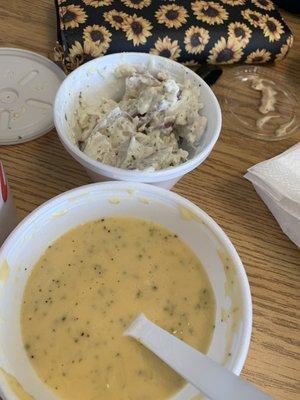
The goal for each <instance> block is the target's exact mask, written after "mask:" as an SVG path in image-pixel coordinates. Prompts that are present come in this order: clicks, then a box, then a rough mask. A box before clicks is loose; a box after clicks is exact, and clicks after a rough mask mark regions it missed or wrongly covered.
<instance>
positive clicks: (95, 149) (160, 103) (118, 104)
mask: <svg viewBox="0 0 300 400" xmlns="http://www.w3.org/2000/svg"><path fill="white" fill-rule="evenodd" d="M114 74H115V76H116V77H117V78H118V79H121V80H124V84H125V91H124V94H123V96H122V97H121V99H120V100H119V101H115V100H113V99H108V98H101V99H100V101H99V104H93V105H90V104H88V103H86V102H83V101H79V106H78V109H77V110H76V112H75V115H76V123H77V125H78V127H79V129H78V130H77V131H78V132H77V134H76V144H77V145H78V147H79V149H80V150H81V151H83V152H84V153H85V154H86V155H87V156H89V157H91V158H93V159H94V160H97V161H100V162H102V163H104V164H108V165H111V166H114V167H118V168H123V169H129V170H149V171H155V170H161V169H164V168H169V167H173V166H176V165H179V164H181V163H183V162H185V161H186V160H187V159H188V157H189V151H188V150H187V149H193V148H195V147H196V145H197V143H198V142H199V140H200V138H201V136H202V135H203V133H204V131H205V128H206V123H207V119H206V117H205V116H203V115H201V110H202V109H203V103H202V102H201V98H200V88H199V86H195V85H192V83H191V82H190V81H186V82H184V83H179V82H177V81H176V80H175V79H174V77H172V76H171V75H170V74H168V73H166V72H156V73H152V72H149V71H146V70H143V71H139V70H138V69H137V68H134V67H132V66H126V65H124V66H121V67H119V68H117V69H116V70H115V72H114Z"/></svg>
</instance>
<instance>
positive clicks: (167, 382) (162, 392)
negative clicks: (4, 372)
mask: <svg viewBox="0 0 300 400" xmlns="http://www.w3.org/2000/svg"><path fill="white" fill-rule="evenodd" d="M141 312H143V313H145V315H146V316H147V317H148V318H149V319H151V320H152V321H153V322H155V323H157V324H158V325H160V326H161V327H163V328H164V329H167V330H168V331H170V332H172V333H173V334H174V335H176V336H177V337H179V338H181V339H182V340H184V341H186V342H187V343H189V344H190V345H192V346H194V347H196V348H197V349H199V350H201V351H203V352H206V351H207V349H208V346H209V343H210V340H211V336H212V332H213V329H214V320H215V300H214V295H213V292H212V288H211V286H210V283H209V280H208V278H207V276H206V273H205V271H204V269H203V267H202V266H201V263H200V262H199V260H198V259H197V257H196V255H195V254H194V253H193V252H192V250H191V249H189V247H188V246H187V245H186V244H185V243H183V242H182V241H181V240H180V238H178V236H177V235H175V234H174V233H172V232H170V231H168V230H167V229H165V228H163V227H162V226H160V225H158V224H154V223H151V222H148V221H144V220H140V219H134V218H125V217H124V218H123V217H116V218H106V219H101V220H97V221H93V222H89V223H86V224H84V225H80V226H78V227H76V228H75V229H73V230H71V231H69V232H68V233H66V234H65V235H63V236H62V237H60V238H59V239H58V240H56V241H55V242H54V243H53V244H52V245H51V246H49V248H48V249H47V250H46V252H45V253H44V254H43V255H42V257H41V258H40V260H39V261H38V263H37V264H36V265H35V266H34V268H33V270H32V273H31V275H30V277H29V279H28V282H27V286H26V288H25V292H24V298H23V304H22V311H21V324H22V334H23V340H24V346H25V348H26V350H27V354H28V357H29V358H30V361H31V363H32V365H33V367H34V368H35V370H36V372H37V373H38V375H39V376H40V378H41V379H42V380H43V381H44V382H45V383H47V384H48V385H49V386H50V387H51V388H52V390H53V391H54V392H55V393H56V394H57V395H58V396H59V397H61V398H63V399H66V400H82V399H84V400H96V399H97V400H99V399H105V400H110V399H118V400H119V399H120V398H122V399H128V400H129V399H130V400H152V399H153V400H159V399H167V398H169V397H170V396H171V395H172V394H174V392H176V391H177V390H178V389H180V388H181V387H182V386H183V384H184V381H183V380H182V379H181V378H180V377H179V376H178V375H177V374H176V373H175V372H173V371H172V370H171V369H170V368H169V367H168V366H166V365H165V364H164V363H163V362H162V361H160V360H159V359H158V358H157V357H156V356H155V355H153V354H152V353H151V352H150V351H148V350H147V349H145V348H144V347H143V346H142V345H141V344H139V343H138V342H136V341H135V340H134V339H131V338H128V337H125V336H123V331H124V330H125V328H126V327H127V326H128V325H129V324H130V323H131V322H132V321H133V319H134V318H135V317H136V316H137V315H138V314H139V313H141Z"/></svg>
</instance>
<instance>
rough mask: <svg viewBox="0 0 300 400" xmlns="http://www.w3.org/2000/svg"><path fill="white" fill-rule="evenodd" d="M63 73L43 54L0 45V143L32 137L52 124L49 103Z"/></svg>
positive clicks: (16, 141) (38, 134)
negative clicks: (0, 46)
mask: <svg viewBox="0 0 300 400" xmlns="http://www.w3.org/2000/svg"><path fill="white" fill-rule="evenodd" d="M65 76H66V75H65V73H64V72H63V71H62V70H61V69H60V68H59V67H58V66H57V65H56V64H54V63H53V62H52V61H50V60H48V59H47V58H46V57H43V56H40V55H39V54H36V53H33V52H31V51H27V50H21V49H14V48H6V47H3V48H0V145H9V144H16V143H22V142H27V141H28V140H32V139H36V138H37V137H39V136H42V135H44V134H45V133H47V132H49V131H50V130H51V129H52V128H53V127H54V123H53V113H52V106H53V102H54V98H55V95H56V92H57V90H58V88H59V86H60V84H61V82H62V81H63V80H64V78H65Z"/></svg>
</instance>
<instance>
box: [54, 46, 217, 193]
mask: <svg viewBox="0 0 300 400" xmlns="http://www.w3.org/2000/svg"><path fill="white" fill-rule="evenodd" d="M120 65H134V66H139V67H143V68H145V69H146V70H149V71H153V70H154V71H168V72H170V73H171V74H172V75H173V76H175V77H176V79H177V80H178V82H183V81H184V80H186V79H188V80H190V81H191V82H192V83H193V84H194V85H195V86H197V87H200V91H201V97H202V102H203V103H204V108H203V110H202V115H204V116H206V117H207V121H208V122H207V127H206V130H205V132H204V134H203V136H202V137H201V140H200V142H199V144H198V146H197V148H196V149H195V150H194V154H192V156H191V158H190V159H188V160H187V161H186V162H185V163H183V164H181V165H178V166H176V167H171V168H166V169H163V170H159V171H154V172H145V171H137V170H124V169H121V168H116V167H112V166H110V165H105V164H103V163H101V162H99V161H96V160H93V159H92V158H90V157H89V156H87V155H86V154H84V153H83V152H82V151H80V150H79V148H78V146H77V145H76V144H75V143H74V142H73V140H72V139H71V137H70V132H71V131H72V129H73V127H74V125H75V119H74V111H75V110H76V108H77V107H78V105H79V100H80V99H81V98H85V97H86V98H93V97H95V96H97V97H98V98H99V94H100V95H102V93H103V97H105V98H113V99H115V100H116V99H118V98H120V96H121V95H122V92H123V90H124V88H123V87H122V84H121V83H120V82H119V81H118V80H116V78H115V76H114V73H113V72H114V70H115V69H116V68H117V67H118V66H120ZM118 82H119V83H118ZM54 123H55V127H56V130H57V132H58V135H59V137H60V140H61V142H62V144H63V145H64V147H65V148H66V150H67V151H68V152H69V153H70V154H71V156H72V157H73V158H75V160H76V161H78V162H79V163H80V164H81V165H82V166H83V167H84V168H85V169H86V170H87V173H88V174H89V176H90V177H91V178H92V179H93V180H94V181H96V182H99V181H108V180H109V181H110V180H121V181H130V182H143V183H151V184H154V185H156V186H160V187H164V188H166V189H171V188H172V187H173V186H174V185H175V183H176V182H177V181H178V180H179V179H180V178H182V177H183V176H184V175H185V174H187V173H188V172H190V171H192V170H193V169H195V168H196V167H198V166H199V165H200V164H201V163H203V161H204V160H205V159H206V158H207V157H208V156H209V154H210V152H211V151H212V149H213V146H214V145H215V143H216V141H217V139H218V137H219V134H220V130H221V125H222V116H221V109H220V106H219V103H218V100H217V98H216V97H215V95H214V93H213V92H212V90H211V89H210V87H209V86H208V85H207V84H206V83H205V82H204V80H203V79H202V78H200V77H199V76H198V75H197V74H195V73H194V72H193V71H192V70H190V69H189V68H186V67H184V66H183V65H181V64H179V63H177V62H175V61H172V60H169V59H167V58H164V57H159V56H155V55H152V54H146V53H119V54H111V55H108V56H104V57H100V58H96V59H95V60H92V61H90V62H88V63H86V64H84V65H82V66H81V67H79V68H77V69H76V70H75V71H73V72H72V73H71V74H70V75H68V76H67V78H66V79H65V80H64V81H63V83H62V85H61V86H60V88H59V90H58V92H57V95H56V99H55V103H54Z"/></svg>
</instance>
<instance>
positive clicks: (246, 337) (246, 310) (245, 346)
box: [0, 181, 252, 400]
mask: <svg viewBox="0 0 300 400" xmlns="http://www.w3.org/2000/svg"><path fill="white" fill-rule="evenodd" d="M103 189H105V192H110V194H111V195H117V194H116V192H119V193H120V191H122V192H126V193H128V190H129V189H130V190H134V191H137V194H138V196H140V195H143V196H147V193H151V194H153V195H155V194H157V197H158V198H160V199H161V198H165V197H167V198H168V199H169V200H171V201H173V202H174V203H175V204H176V205H178V206H184V207H186V208H188V209H189V210H191V212H192V213H194V214H195V215H196V216H198V217H200V218H201V219H202V220H203V222H204V223H205V225H206V226H207V227H208V228H209V229H210V230H211V232H212V233H213V234H214V235H215V236H216V237H217V238H218V239H219V241H220V242H221V243H222V245H223V246H224V247H225V248H226V251H227V252H228V253H229V255H230V257H231V260H232V262H233V264H234V266H235V269H236V275H237V280H238V284H239V287H240V291H241V299H242V301H241V304H242V321H243V339H242V341H241V343H240V345H239V347H238V350H237V355H236V357H235V358H234V362H233V365H232V367H231V370H232V371H233V372H234V373H235V374H237V375H239V374H240V372H241V370H242V368H243V366H244V363H245V361H246V357H247V353H248V350H249V346H250V340H251V332H252V299H251V292H250V286H249V281H248V278H247V275H246V271H245V269H244V266H243V264H242V261H241V259H240V257H239V255H238V253H237V251H236V249H235V247H234V246H233V244H232V242H231V241H230V239H229V237H228V236H227V235H226V233H225V232H224V231H223V229H222V228H221V227H220V226H219V225H218V224H217V222H216V221H215V220H214V219H213V218H212V217H210V216H209V215H208V214H207V213H206V212H205V211H203V210H202V209H201V208H200V207H198V206H197V205H195V204H194V203H192V202H191V201H190V200H188V199H186V198H184V197H183V196H181V195H179V194H176V193H174V192H171V191H169V190H167V189H163V188H161V187H157V186H154V185H149V184H145V183H139V182H122V181H109V182H98V183H92V184H88V185H83V186H80V187H77V188H74V189H71V190H69V191H67V192H64V193H62V194H59V195H58V196H55V197H53V198H52V199H50V200H48V201H46V202H45V203H43V204H42V205H40V206H39V207H37V208H36V209H35V210H34V211H32V212H31V213H30V214H29V215H28V216H26V217H25V218H24V219H23V220H22V221H21V222H20V223H19V224H18V225H17V227H16V228H15V229H14V230H13V231H12V232H11V234H10V235H9V236H8V238H7V239H6V240H5V242H4V243H3V245H2V247H1V248H0V260H2V259H5V258H6V254H7V253H9V249H10V247H11V245H12V243H13V241H14V238H15V236H17V235H18V234H19V231H20V230H21V231H22V230H24V229H26V226H30V225H31V228H32V226H34V221H35V220H36V218H38V217H39V216H40V215H42V214H43V213H44V212H47V213H49V212H50V211H51V209H52V208H53V207H57V206H58V205H59V204H60V202H61V201H65V200H67V199H69V198H74V197H80V195H81V194H86V193H87V191H90V192H94V193H96V192H99V191H100V192H101V191H103ZM8 372H10V371H8ZM1 381H2V384H1V387H0V392H1V391H2V392H3V395H4V396H5V397H4V398H7V399H8V400H10V399H11V396H10V395H11V392H12V391H11V390H10V388H9V386H8V385H7V384H6V382H3V379H2V377H0V382H1ZM3 383H4V384H3Z"/></svg>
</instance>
